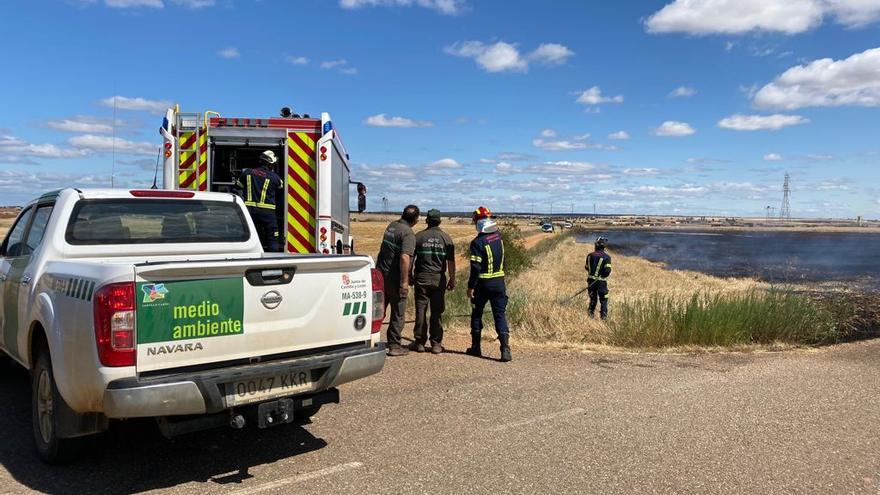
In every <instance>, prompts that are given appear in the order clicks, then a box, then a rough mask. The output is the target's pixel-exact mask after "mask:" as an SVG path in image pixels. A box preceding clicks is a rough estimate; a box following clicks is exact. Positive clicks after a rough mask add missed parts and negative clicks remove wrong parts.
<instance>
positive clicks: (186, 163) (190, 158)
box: [180, 153, 196, 168]
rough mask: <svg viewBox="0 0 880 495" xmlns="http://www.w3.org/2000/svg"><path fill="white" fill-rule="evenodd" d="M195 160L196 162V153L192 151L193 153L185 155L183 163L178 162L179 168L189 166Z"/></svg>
mask: <svg viewBox="0 0 880 495" xmlns="http://www.w3.org/2000/svg"><path fill="white" fill-rule="evenodd" d="M195 162H196V155H195V153H193V154H191V155H189V156H187V157H186V160H184V161H183V163H181V164H180V168H189V167H191V166H192V164H193V163H195Z"/></svg>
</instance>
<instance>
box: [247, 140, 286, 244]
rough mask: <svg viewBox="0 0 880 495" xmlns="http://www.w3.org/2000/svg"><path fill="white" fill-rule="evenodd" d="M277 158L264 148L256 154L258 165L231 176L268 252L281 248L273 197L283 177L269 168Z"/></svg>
mask: <svg viewBox="0 0 880 495" xmlns="http://www.w3.org/2000/svg"><path fill="white" fill-rule="evenodd" d="M277 161H278V158H276V157H275V153H274V152H272V150H266V151H264V152H263V154H261V155H260V166H259V168H246V169H244V170H242V171H241V173H240V174H239V176H238V178H237V179H236V180H235V185H236V186H237V187H238V188H239V190H241V192H242V197H244V204H245V206H247V209H248V212H249V213H250V214H251V219H252V220H253V221H254V226H255V227H256V228H257V234H258V235H259V236H260V243H261V244H262V245H263V249H264V250H266V251H268V252H272V253H277V252H279V251H281V243H280V238H279V234H278V219H277V217H276V216H275V208H276V204H275V201H276V198H277V197H278V196H279V195H280V194H279V195H276V193H277V192H278V191H279V190H282V189H284V181H282V180H281V177H279V176H278V174H276V173H275V172H274V171H272V168H273V167H274V166H275V163H276V162H277Z"/></svg>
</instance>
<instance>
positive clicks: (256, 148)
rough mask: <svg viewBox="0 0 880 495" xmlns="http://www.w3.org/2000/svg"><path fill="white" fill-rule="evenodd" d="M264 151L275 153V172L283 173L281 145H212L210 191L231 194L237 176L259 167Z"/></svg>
mask: <svg viewBox="0 0 880 495" xmlns="http://www.w3.org/2000/svg"><path fill="white" fill-rule="evenodd" d="M266 150H272V151H273V152H274V153H275V156H276V157H278V163H276V164H275V172H276V173H283V167H282V165H283V164H284V161H283V158H284V146H283V145H280V144H274V145H270V144H268V143H264V144H253V145H252V144H246V145H245V144H241V143H223V142H215V143H213V146H212V147H211V153H212V157H211V159H210V160H209V161H208V163H209V164H210V166H211V170H210V171H209V172H208V173H209V174H210V176H211V182H210V184H211V191H215V192H225V193H228V192H233V186H234V184H235V179H236V177H237V176H238V174H239V173H240V172H241V171H242V170H244V169H246V168H257V167H259V166H260V155H261V154H262V153H263V152H264V151H266ZM279 171H281V172H279Z"/></svg>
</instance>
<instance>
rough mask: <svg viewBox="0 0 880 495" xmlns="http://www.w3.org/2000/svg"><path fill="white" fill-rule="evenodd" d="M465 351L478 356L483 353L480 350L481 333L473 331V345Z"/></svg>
mask: <svg viewBox="0 0 880 495" xmlns="http://www.w3.org/2000/svg"><path fill="white" fill-rule="evenodd" d="M464 353H465V354H467V355H470V356H476V357H480V356H482V355H483V352H482V351H481V350H480V334H478V333H473V332H471V346H470V347H468V348H467V350H465V351H464Z"/></svg>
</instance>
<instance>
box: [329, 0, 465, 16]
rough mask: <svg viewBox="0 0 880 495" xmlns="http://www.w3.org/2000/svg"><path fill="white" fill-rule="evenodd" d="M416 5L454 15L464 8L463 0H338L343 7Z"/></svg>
mask: <svg viewBox="0 0 880 495" xmlns="http://www.w3.org/2000/svg"><path fill="white" fill-rule="evenodd" d="M412 5H417V6H419V7H424V8H427V9H431V10H436V11H437V12H440V13H441V14H446V15H454V14H458V13H461V11H462V10H463V9H464V6H465V2H464V0H339V6H340V7H342V8H344V9H358V8H362V7H409V6H412Z"/></svg>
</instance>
